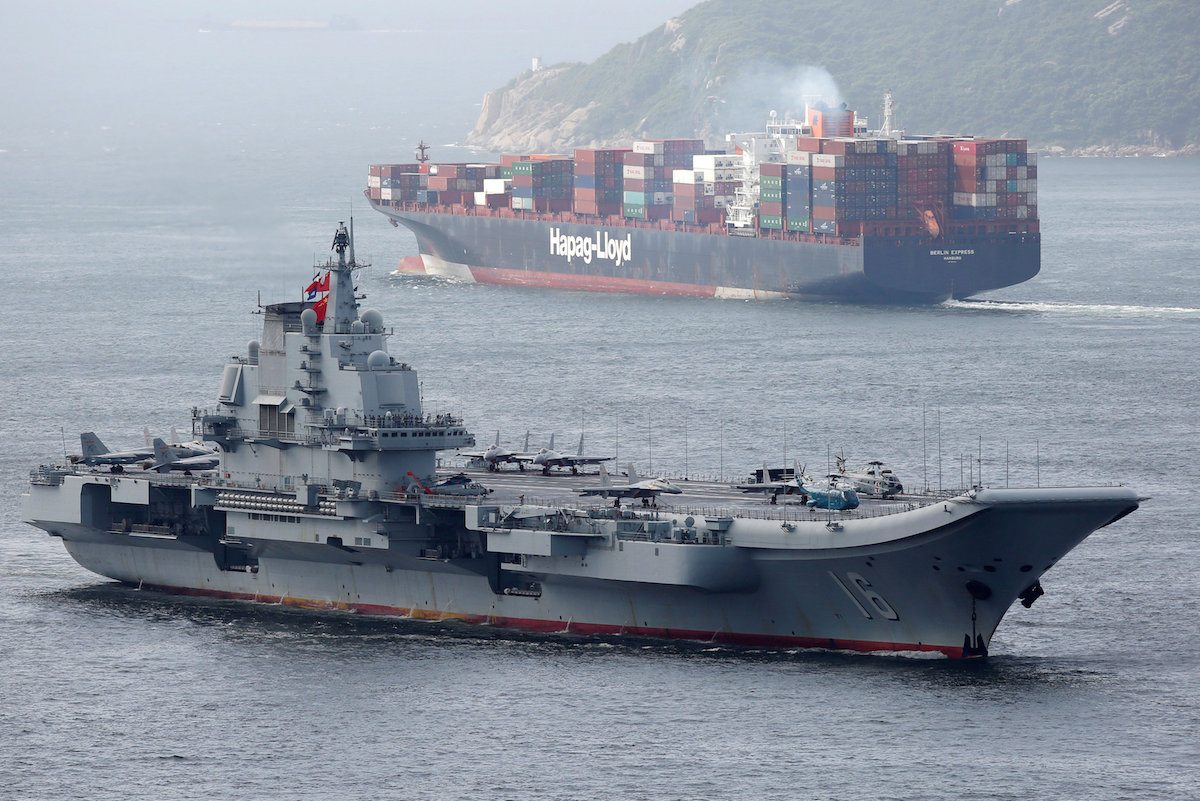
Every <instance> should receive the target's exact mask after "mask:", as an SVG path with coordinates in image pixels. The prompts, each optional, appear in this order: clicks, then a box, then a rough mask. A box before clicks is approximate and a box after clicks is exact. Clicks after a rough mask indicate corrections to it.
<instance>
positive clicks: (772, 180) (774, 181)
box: [758, 175, 783, 189]
mask: <svg viewBox="0 0 1200 801" xmlns="http://www.w3.org/2000/svg"><path fill="white" fill-rule="evenodd" d="M758 185H759V186H761V187H769V188H771V189H780V188H782V187H783V179H782V178H780V177H779V176H777V175H762V176H759V179H758Z"/></svg>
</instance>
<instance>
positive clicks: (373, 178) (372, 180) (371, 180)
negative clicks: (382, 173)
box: [367, 175, 380, 189]
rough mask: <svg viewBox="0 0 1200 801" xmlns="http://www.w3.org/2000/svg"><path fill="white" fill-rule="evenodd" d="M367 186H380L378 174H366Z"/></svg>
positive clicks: (374, 187)
mask: <svg viewBox="0 0 1200 801" xmlns="http://www.w3.org/2000/svg"><path fill="white" fill-rule="evenodd" d="M367 186H368V187H369V188H371V189H378V188H379V187H380V183H379V176H378V175H368V176H367Z"/></svg>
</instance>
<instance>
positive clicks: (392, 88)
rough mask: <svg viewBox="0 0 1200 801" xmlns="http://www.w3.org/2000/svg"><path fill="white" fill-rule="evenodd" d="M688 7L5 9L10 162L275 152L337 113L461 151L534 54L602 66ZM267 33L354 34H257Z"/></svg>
mask: <svg viewBox="0 0 1200 801" xmlns="http://www.w3.org/2000/svg"><path fill="white" fill-rule="evenodd" d="M693 4H694V3H693V1H692V0H609V1H608V2H597V3H585V2H575V1H574V0H568V1H566V2H564V0H555V1H554V2H551V1H550V0H521V1H520V2H494V1H493V0H458V1H457V2H453V3H441V4H439V3H428V2H422V3H413V2H363V1H361V0H360V1H359V2H355V1H354V0H350V1H349V2H346V1H345V0H342V1H340V2H333V1H332V0H288V1H287V2H283V0H277V1H275V2H250V3H247V2H229V1H228V0H216V1H215V2H214V1H213V0H206V1H205V2H199V1H198V0H182V1H181V2H167V3H163V2H152V1H151V0H121V1H119V2H54V0H51V1H50V2H38V3H20V4H17V3H15V2H13V1H12V0H9V1H8V2H6V3H5V5H6V9H5V14H4V17H5V24H4V26H3V30H2V31H0V69H2V70H3V74H4V75H5V76H6V79H5V80H4V81H3V82H0V103H2V104H3V109H4V114H3V117H2V118H0V120H2V121H0V150H4V149H8V150H11V149H14V148H16V149H28V148H35V149H40V148H50V149H51V150H53V149H54V148H55V146H69V147H73V148H88V147H93V146H95V147H100V148H108V149H111V148H114V147H129V146H135V145H136V146H151V145H155V146H157V145H168V144H169V143H170V142H172V141H175V142H179V143H180V144H181V145H182V144H185V143H194V142H195V141H196V140H197V138H198V137H199V138H200V139H205V140H207V139H208V138H209V136H208V135H209V134H211V133H212V132H213V131H214V130H218V129H220V130H221V131H222V132H223V133H224V134H225V135H228V131H229V130H230V129H233V130H236V131H238V132H239V133H240V135H242V136H245V137H248V138H249V139H248V141H249V140H253V141H256V142H263V141H268V142H269V141H271V140H272V138H274V137H278V138H281V139H288V138H290V134H291V133H292V132H294V131H295V130H296V129H297V127H298V126H304V125H318V124H326V123H325V122H322V118H324V119H325V120H328V119H329V118H330V117H334V116H338V117H341V118H342V119H343V120H344V121H345V122H346V124H349V125H352V126H354V127H367V128H371V127H376V128H379V127H382V128H384V129H395V130H400V129H405V130H412V129H414V128H415V127H420V128H421V130H422V131H436V136H437V137H439V138H444V139H445V140H446V141H457V140H459V139H461V138H462V136H463V135H464V134H465V133H466V131H467V130H468V129H469V128H470V126H471V124H472V122H473V121H474V118H475V116H476V115H477V113H478V105H477V104H478V103H479V100H480V98H481V96H482V94H483V92H484V91H486V90H487V89H490V88H494V87H497V86H500V85H502V84H504V83H506V82H507V81H508V80H509V79H510V78H512V77H513V76H515V75H516V74H518V73H519V72H520V71H522V70H524V69H526V68H528V65H529V61H530V58H531V57H532V56H534V55H539V56H541V57H542V58H543V60H544V61H545V62H547V63H553V62H557V61H566V60H584V61H586V60H591V59H593V58H595V57H596V56H598V55H600V54H601V53H603V52H604V51H606V50H607V49H609V48H610V47H611V46H613V45H614V44H616V43H618V42H621V41H628V40H632V39H635V38H637V37H638V36H641V35H642V34H644V33H646V32H648V31H649V30H651V29H652V28H654V27H656V26H658V25H660V24H662V22H664V21H665V20H666V19H668V18H670V17H671V16H673V15H675V14H677V13H679V12H681V11H682V10H684V9H686V8H687V7H689V6H691V5H693ZM271 21H274V22H285V21H292V22H295V21H310V22H313V23H317V24H328V23H330V22H331V21H334V22H337V23H341V22H349V23H351V24H352V26H354V27H357V30H308V31H297V30H292V31H281V30H254V29H251V28H250V27H249V26H248V25H247V23H262V22H271ZM414 121H419V123H420V125H419V126H416V125H414ZM201 133H205V134H206V135H205V136H199V135H200V134H201Z"/></svg>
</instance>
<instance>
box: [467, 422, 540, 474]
mask: <svg viewBox="0 0 1200 801" xmlns="http://www.w3.org/2000/svg"><path fill="white" fill-rule="evenodd" d="M458 453H459V455H460V456H466V457H467V458H468V459H480V460H482V461H483V462H484V464H486V465H487V469H488V471H489V472H491V473H498V472H499V471H500V465H502V464H507V463H509V462H515V463H516V465H517V467H518V468H520V469H521V470H524V469H525V463H524V461H522V460H523V459H529V460H532V459H533V457H534V456H535V455H536V454H533V453H529V432H528V431H526V432H525V448H524V449H523V450H521V451H510V450H508V449H507V448H502V447H500V432H499V431H497V432H496V442H495V443H494V444H492V445H489V446H488V447H487V450H482V451H459V452H458Z"/></svg>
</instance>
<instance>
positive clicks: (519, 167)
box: [512, 161, 533, 175]
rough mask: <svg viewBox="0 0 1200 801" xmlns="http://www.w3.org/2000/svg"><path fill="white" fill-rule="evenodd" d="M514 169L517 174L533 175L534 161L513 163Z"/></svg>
mask: <svg viewBox="0 0 1200 801" xmlns="http://www.w3.org/2000/svg"><path fill="white" fill-rule="evenodd" d="M512 169H513V173H514V174H516V175H533V162H532V161H518V162H516V163H514V164H513V165H512Z"/></svg>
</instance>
